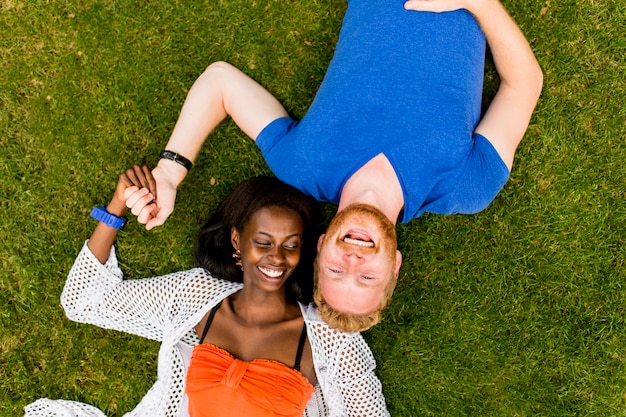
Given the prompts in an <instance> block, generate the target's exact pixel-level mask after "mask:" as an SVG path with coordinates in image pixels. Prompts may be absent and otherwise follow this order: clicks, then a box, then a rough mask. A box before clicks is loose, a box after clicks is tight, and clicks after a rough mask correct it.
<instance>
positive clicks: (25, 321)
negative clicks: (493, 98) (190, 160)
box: [0, 0, 626, 416]
mask: <svg viewBox="0 0 626 417" xmlns="http://www.w3.org/2000/svg"><path fill="white" fill-rule="evenodd" d="M138 3H140V5H138ZM505 5H506V6H507V8H508V9H509V11H510V12H511V14H512V15H513V16H514V17H515V19H516V20H517V21H518V22H519V24H520V26H521V27H522V29H523V31H524V33H525V34H526V35H527V37H528V38H529V40H530V41H531V44H532V46H533V49H534V50H535V51H536V54H537V57H538V59H539V62H540V64H541V66H542V68H543V69H544V73H545V87H544V92H543V95H542V98H541V100H540V102H539V105H538V108H537V110H536V112H535V115H534V117H533V120H532V122H531V126H530V128H529V130H528V133H527V135H526V137H525V139H524V141H523V142H522V144H521V146H520V149H519V152H518V156H517V159H516V164H515V167H514V170H513V173H512V176H511V179H510V181H509V183H508V184H507V186H506V187H505V189H504V190H503V192H502V193H501V194H500V196H499V197H498V198H497V199H496V201H495V202H494V203H493V204H492V205H491V206H490V207H489V208H488V209H487V210H485V211H484V212H482V213H480V214H478V215H474V216H434V215H426V216H424V217H422V218H420V219H417V220H414V221H412V222H411V223H410V224H408V225H402V226H400V227H399V239H400V245H401V249H402V251H403V254H404V266H403V268H402V272H401V276H400V282H399V285H398V289H397V291H396V295H395V297H394V300H393V302H392V305H391V306H390V308H389V310H388V311H387V313H386V317H385V320H384V322H383V324H381V325H379V326H377V327H376V328H374V329H373V330H371V331H369V332H368V333H366V338H367V340H368V342H369V343H370V345H371V347H372V350H373V351H374V354H375V356H376V358H377V360H378V375H379V376H380V378H381V380H382V382H383V385H384V389H385V394H386V398H387V400H388V405H389V409H390V411H391V413H392V415H393V416H430V415H445V416H467V415H488V416H588V415H596V416H626V318H625V317H626V288H624V286H625V285H626V273H625V270H626V269H625V268H626V265H625V264H626V255H625V252H626V251H625V249H624V240H625V238H626V232H625V226H624V225H625V224H626V208H625V197H626V169H625V168H624V167H625V166H626V149H625V137H626V128H625V127H626V126H625V124H626V122H625V120H626V105H624V97H626V80H625V77H626V75H625V74H626V62H625V61H626V58H625V57H626V35H625V34H626V5H625V3H624V2H623V0H602V1H601V0H595V1H587V2H581V1H573V0H563V1H559V2H539V1H530V0H510V1H507V2H505ZM344 10H345V4H344V1H343V0H312V1H308V2H292V1H281V2H279V1H272V0H255V1H251V0H249V1H230V2H227V1H222V0H213V1H191V0H178V1H170V2H164V1H158V2H157V1H146V2H132V1H128V0H121V1H114V0H100V1H91V0H89V1H80V2H79V1H76V0H58V1H44V0H29V1H25V0H2V2H1V3H0V32H1V33H2V34H3V36H2V37H0V60H1V62H2V69H1V71H0V224H1V225H2V227H1V228H0V242H2V243H0V245H2V246H1V247H2V251H1V254H2V255H1V256H0V288H1V291H0V415H2V416H14V415H21V413H22V411H21V410H22V408H23V407H24V406H25V405H26V404H28V403H29V402H31V401H33V400H35V399H37V398H39V397H42V396H45V397H50V398H66V399H74V400H79V401H85V402H88V403H91V404H94V405H96V406H98V407H100V408H101V409H103V410H105V411H106V412H107V413H108V414H110V415H114V416H120V415H122V414H123V413H124V412H126V411H129V410H130V409H132V408H133V406H134V405H135V404H136V403H137V402H138V401H139V399H140V398H141V397H142V395H143V394H144V393H145V391H146V390H147V389H148V388H149V387H150V385H151V383H152V381H153V379H154V377H155V366H156V353H157V349H158V346H157V344H155V343H153V342H148V341H145V340H142V339H139V338H136V337H133V336H128V335H124V334H119V333H115V332H110V331H106V330H101V329H97V328H94V327H93V326H86V325H79V324H75V323H72V322H70V321H69V320H67V319H66V318H65V317H64V315H63V311H62V310H61V307H60V305H59V295H60V291H61V288H62V286H63V282H64V279H65V276H66V274H67V272H68V270H69V268H70V266H71V264H72V261H73V259H74V257H75V256H76V254H77V252H78V250H79V248H80V246H81V245H82V242H83V241H84V239H86V238H87V237H88V235H89V233H90V231H91V230H92V228H93V226H94V224H95V223H94V221H91V220H90V219H89V218H88V214H89V210H90V209H91V207H92V206H93V205H95V204H104V203H106V201H107V199H108V198H109V196H110V195H111V193H112V191H113V188H114V186H115V182H116V178H117V175H118V174H119V173H120V172H121V171H122V170H123V169H125V168H126V167H128V166H129V165H130V164H133V163H136V162H146V163H149V164H154V163H156V160H157V155H158V153H159V151H160V150H161V149H162V147H163V146H164V144H165V142H166V141H167V138H168V136H169V133H170V131H171V129H172V128H173V125H174V123H175V121H176V118H177V115H178V111H179V110H180V106H181V105H182V102H183V100H184V97H185V94H186V92H187V89H188V88H189V87H190V86H191V84H192V83H193V81H194V80H195V78H196V77H197V76H198V75H199V74H200V73H201V72H202V70H203V69H204V68H205V67H206V66H207V65H208V64H209V63H211V62H213V61H216V60H226V61H229V62H231V63H233V64H234V65H236V66H238V67H240V68H242V69H243V70H244V71H245V72H246V73H248V74H249V75H251V76H252V77H253V78H255V79H256V80H258V81H259V82H260V83H261V84H262V85H264V86H266V87H267V88H268V89H269V90H270V91H271V92H273V93H274V94H275V95H277V96H278V97H279V99H280V100H281V101H282V102H283V103H284V104H285V107H286V108H287V109H288V111H290V112H291V113H292V114H293V115H294V116H296V117H300V116H302V115H303V114H304V112H305V111H306V109H307V107H308V105H309V104H310V102H311V99H312V97H313V96H314V94H315V91H316V89H317V87H318V86H319V83H320V81H321V79H322V77H323V75H324V71H325V68H326V65H327V64H328V61H329V60H330V58H331V56H332V51H333V45H334V43H335V41H336V37H337V34H338V31H339V28H340V25H341V18H342V16H343V12H344ZM489 68H490V70H489V72H488V74H487V81H486V85H487V97H486V99H487V100H488V99H489V94H491V93H492V92H493V91H494V88H495V86H496V77H495V76H494V72H493V67H492V66H490V67H489ZM267 172H269V171H268V169H267V167H266V166H265V164H264V163H263V160H262V158H261V156H260V154H259V152H258V151H257V150H256V148H255V146H254V144H253V143H251V142H250V141H249V140H247V139H246V138H245V136H244V135H243V134H242V133H241V132H240V131H238V130H237V128H236V127H235V126H234V125H233V124H232V123H230V122H226V123H224V124H223V125H222V126H220V127H219V128H218V129H217V131H216V132H215V134H214V135H213V136H212V138H211V140H210V142H209V143H208V144H207V145H206V146H205V148H204V150H203V153H202V154H201V156H200V158H199V160H198V162H197V164H196V166H195V167H194V170H193V171H192V173H191V174H190V176H189V177H188V179H187V180H186V182H185V183H184V184H183V186H182V187H181V189H180V191H179V197H178V205H177V209H176V211H175V212H174V214H173V216H172V217H171V218H170V220H169V221H168V222H167V223H166V225H164V226H163V227H161V228H159V229H158V230H156V231H153V232H145V231H144V230H143V229H142V228H141V227H139V226H138V225H136V224H135V223H133V222H131V224H130V225H129V227H128V228H127V230H126V231H125V232H124V233H123V236H122V237H121V239H120V241H119V245H118V246H119V252H120V257H121V260H122V263H123V266H124V269H125V271H126V273H127V274H128V276H130V277H141V276H148V275H153V274H160V273H165V272H169V271H173V270H178V269H181V268H187V267H190V266H191V265H192V259H191V255H190V247H191V243H192V241H193V238H194V234H195V232H196V230H197V229H198V227H199V225H200V224H201V223H202V221H203V220H204V219H205V218H206V216H207V213H209V212H210V211H211V210H213V209H214V208H215V206H216V204H217V202H218V201H219V200H220V199H221V198H222V197H223V196H224V195H225V194H226V193H227V192H228V191H229V190H230V189H231V188H232V187H233V186H234V185H235V184H236V183H238V182H239V181H241V180H243V179H245V178H247V177H249V176H252V175H256V174H260V173H267ZM209 178H214V179H215V185H209V181H208V179H209Z"/></svg>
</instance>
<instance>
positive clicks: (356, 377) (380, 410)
mask: <svg viewBox="0 0 626 417" xmlns="http://www.w3.org/2000/svg"><path fill="white" fill-rule="evenodd" d="M337 354H338V357H337V360H338V368H337V371H338V373H339V378H338V381H340V382H339V388H340V390H341V395H342V397H343V400H344V404H345V406H346V415H347V416H354V417H357V416H372V417H375V416H376V417H378V416H382V417H384V416H389V411H387V404H386V403H385V396H384V395H383V389H382V384H381V383H380V380H379V379H378V377H377V376H376V374H375V373H374V370H375V368H376V360H375V359H374V355H372V352H371V350H370V348H369V346H368V345H367V343H366V342H365V340H363V337H362V336H361V335H360V334H350V335H346V337H345V340H344V343H343V345H342V346H341V348H339V349H338V350H337Z"/></svg>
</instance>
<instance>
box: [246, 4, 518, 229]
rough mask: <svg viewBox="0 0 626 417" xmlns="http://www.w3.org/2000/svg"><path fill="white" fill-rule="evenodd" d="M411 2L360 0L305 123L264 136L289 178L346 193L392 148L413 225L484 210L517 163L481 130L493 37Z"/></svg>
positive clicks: (464, 15) (280, 124)
mask: <svg viewBox="0 0 626 417" xmlns="http://www.w3.org/2000/svg"><path fill="white" fill-rule="evenodd" d="M403 5H404V0H350V1H349V2H348V10H347V12H346V15H345V17H344V22H343V26H342V29H341V33H340V36H339V41H338V43H337V47H336V50H335V54H334V57H333V59H332V61H331V63H330V65H329V67H328V71H327V73H326V76H325V77H324V80H323V82H322V85H321V86H320V89H319V91H318V92H317V95H316V97H315V99H314V101H313V103H312V105H311V107H310V109H309V110H308V112H307V114H306V115H305V116H304V118H303V119H302V120H301V121H300V122H296V121H294V120H292V119H290V118H280V119H277V120H274V121H273V122H272V123H270V124H269V125H268V126H266V128H265V129H264V130H263V131H262V132H261V133H260V135H259V136H258V137H257V140H256V142H257V145H258V146H259V148H260V149H261V152H262V153H263V155H264V157H265V159H266V161H267V163H268V165H269V167H270V169H271V170H272V171H273V172H274V174H275V175H276V176H277V177H278V178H280V179H281V180H283V181H285V182H287V183H289V184H291V185H293V186H295V187H297V188H299V189H300V190H302V191H304V192H305V193H307V194H309V195H311V196H313V197H315V198H317V199H318V200H321V201H329V202H333V203H338V202H339V197H340V195H341V190H342V189H343V186H344V184H345V183H346V181H347V180H348V179H349V178H350V177H351V176H352V174H354V173H355V172H356V171H357V170H358V169H359V168H360V167H362V166H363V165H364V164H365V163H367V162H368V161H369V160H371V159H372V158H373V157H375V156H376V155H378V154H380V153H383V154H384V155H385V156H386V157H387V159H388V160H389V162H390V163H391V165H392V166H393V168H394V170H395V172H396V175H397V177H398V179H399V181H400V185H401V186H402V190H403V194H404V211H403V215H402V219H401V220H402V221H403V222H408V221H409V220H411V219H412V218H415V217H418V216H420V215H421V214H422V213H424V212H432V213H441V214H452V213H475V212H478V211H480V210H482V209H484V208H485V207H486V206H487V205H488V204H489V203H490V202H491V201H492V200H493V198H495V196H496V194H497V193H498V192H499V191H500V189H501V188H502V187H503V186H504V184H505V183H506V181H507V179H508V175H509V171H508V168H507V167H506V165H505V164H504V162H503V161H502V159H501V158H500V156H499V155H498V153H497V152H496V150H495V149H494V148H493V146H492V145H491V143H490V142H489V141H488V140H487V139H486V138H484V137H482V136H481V135H478V134H474V128H475V127H476V125H477V123H478V121H479V118H480V110H481V97H482V87H483V71H484V56H485V47H486V42H485V38H484V36H483V34H482V32H481V30H480V27H479V26H478V24H477V23H476V21H475V20H474V18H473V17H472V16H471V15H470V14H469V13H468V12H466V11H464V10H459V11H454V12H446V13H427V12H415V11H407V10H405V9H404V7H403Z"/></svg>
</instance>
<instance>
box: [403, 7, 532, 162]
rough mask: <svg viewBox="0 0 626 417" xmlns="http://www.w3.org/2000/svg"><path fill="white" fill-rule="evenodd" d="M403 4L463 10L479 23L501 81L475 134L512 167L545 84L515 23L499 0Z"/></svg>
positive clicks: (438, 9) (435, 8)
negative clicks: (484, 139) (489, 144)
mask: <svg viewBox="0 0 626 417" xmlns="http://www.w3.org/2000/svg"><path fill="white" fill-rule="evenodd" d="M405 8H406V9H408V10H418V11H432V12H444V11H451V10H458V9H466V10H468V11H469V12H470V13H472V15H473V16H474V18H475V19H476V21H477V22H478V24H479V25H480V28H481V29H482V31H483V33H484V34H485V38H486V39H487V43H488V44H489V48H490V49H491V54H492V56H493V60H494V62H495V65H496V70H497V71H498V75H499V76H500V86H499V87H498V92H497V93H496V95H495V97H494V98H493V101H492V102H491V104H490V105H489V108H488V109H487V111H486V112H485V115H484V116H483V118H482V119H481V121H480V123H479V124H478V126H477V127H476V133H479V134H481V135H483V136H485V137H486V138H487V139H489V141H490V142H491V143H492V144H493V146H494V147H495V148H496V150H497V151H498V154H499V155H500V157H501V158H502V160H503V161H504V163H505V164H506V165H507V166H508V167H509V169H511V167H512V166H513V157H514V155H515V150H516V149H517V145H518V144H519V143H520V141H521V140H522V137H523V136H524V133H525V132H526V129H527V128H528V123H529V122H530V117H531V115H532V112H533V110H534V108H535V105H536V104H537V100H538V99H539V95H540V94H541V87H542V84H543V73H542V72H541V68H540V67H539V63H538V62H537V60H536V58H535V55H534V54H533V52H532V50H531V49H530V45H529V44H528V41H527V40H526V38H525V37H524V35H523V34H522V32H521V31H520V29H519V28H518V27H517V24H516V23H515V22H514V21H513V19H512V18H511V17H510V16H509V14H508V13H507V12H506V10H505V9H504V7H503V6H502V4H500V2H499V1H498V0H409V1H407V2H406V3H405Z"/></svg>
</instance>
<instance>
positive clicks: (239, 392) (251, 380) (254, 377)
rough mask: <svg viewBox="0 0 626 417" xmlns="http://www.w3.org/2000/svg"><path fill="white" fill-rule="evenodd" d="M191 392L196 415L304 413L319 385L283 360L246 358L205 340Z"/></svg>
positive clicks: (197, 350)
mask: <svg viewBox="0 0 626 417" xmlns="http://www.w3.org/2000/svg"><path fill="white" fill-rule="evenodd" d="M185 391H186V393H187V397H188V399H189V415H190V416H191V417H213V416H220V417H230V416H233V417H241V416H250V417H251V416H259V417H277V416H280V417H283V416H294V417H295V416H298V417H300V416H302V413H303V412H304V409H305V408H306V405H307V402H308V401H309V398H310V397H311V394H313V392H314V391H315V389H314V388H313V386H312V385H311V383H310V382H309V380H308V379H307V378H306V377H305V376H304V375H302V374H301V373H300V372H298V371H296V370H295V369H292V368H289V367H288V366H287V365H284V364H282V363H280V362H277V361H272V360H269V359H255V360H253V361H250V362H246V361H242V360H240V359H236V358H235V357H233V355H231V354H230V353H229V352H227V351H225V350H224V349H222V348H220V347H218V346H215V345H212V344H200V345H197V346H195V347H194V349H193V354H192V356H191V362H190V364H189V370H188V371H187V384H186V387H185Z"/></svg>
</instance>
